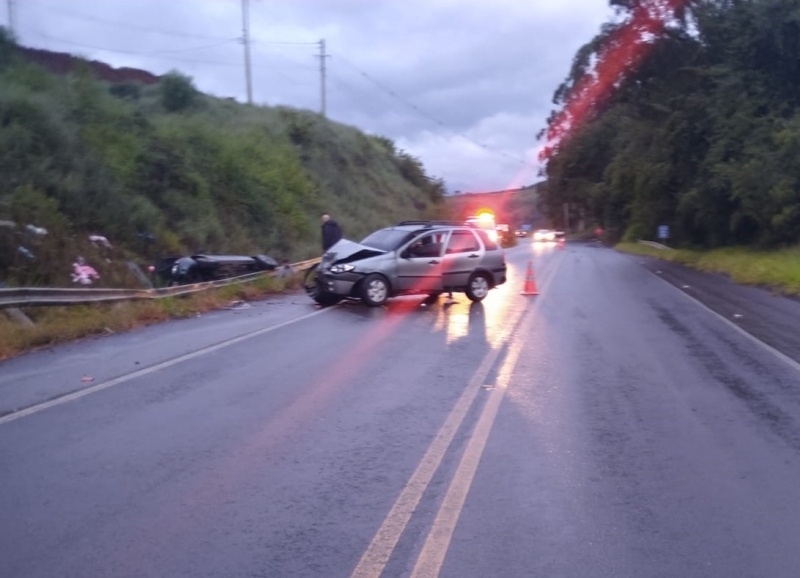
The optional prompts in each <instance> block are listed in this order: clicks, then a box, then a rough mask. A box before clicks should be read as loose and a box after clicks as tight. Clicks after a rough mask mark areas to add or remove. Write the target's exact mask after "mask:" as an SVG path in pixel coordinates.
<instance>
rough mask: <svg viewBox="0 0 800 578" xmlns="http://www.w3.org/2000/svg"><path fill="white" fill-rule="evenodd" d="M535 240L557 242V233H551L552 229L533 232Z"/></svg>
mask: <svg viewBox="0 0 800 578" xmlns="http://www.w3.org/2000/svg"><path fill="white" fill-rule="evenodd" d="M533 240H534V241H547V242H549V241H555V240H556V232H555V231H551V230H550V229H537V230H536V231H534V232H533Z"/></svg>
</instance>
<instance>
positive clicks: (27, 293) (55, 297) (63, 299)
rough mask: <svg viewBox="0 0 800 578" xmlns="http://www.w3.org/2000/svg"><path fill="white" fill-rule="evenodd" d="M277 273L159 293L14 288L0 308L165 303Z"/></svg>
mask: <svg viewBox="0 0 800 578" xmlns="http://www.w3.org/2000/svg"><path fill="white" fill-rule="evenodd" d="M319 262H320V258H319V257H317V258H316V259H309V260H307V261H300V262H299V263H292V265H291V266H292V269H293V270H295V271H298V272H299V271H304V270H306V269H308V268H309V267H313V266H314V265H316V264H317V263H319ZM277 274H278V272H277V271H268V272H259V273H249V274H247V275H241V276H239V277H231V278H229V279H220V280H218V281H206V282H203V283H193V284H190V285H177V286H174V287H163V288H159V289H97V288H91V287H83V288H73V287H67V288H55V287H11V288H5V289H0V308H7V307H35V306H44V305H81V304H86V303H103V302H106V301H129V300H134V299H163V298H165V297H175V296H178V295H187V294H189V293H199V292H200V291H207V290H209V289H215V288H217V287H225V286H227V285H236V284H238V283H249V282H251V281H256V280H258V279H263V278H265V277H275V276H277Z"/></svg>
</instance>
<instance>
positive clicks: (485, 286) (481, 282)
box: [465, 273, 492, 303]
mask: <svg viewBox="0 0 800 578" xmlns="http://www.w3.org/2000/svg"><path fill="white" fill-rule="evenodd" d="M491 288H492V284H491V282H490V281H489V277H488V276H487V275H486V273H473V274H472V275H470V278H469V281H467V290H466V291H465V293H466V294H467V298H469V300H470V301H475V302H476V303H477V302H478V301H483V300H484V299H485V298H486V296H487V295H488V294H489V290H490V289H491Z"/></svg>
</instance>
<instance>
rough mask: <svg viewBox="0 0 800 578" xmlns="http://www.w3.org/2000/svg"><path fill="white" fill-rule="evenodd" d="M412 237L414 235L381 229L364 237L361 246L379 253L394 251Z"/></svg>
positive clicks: (396, 230) (401, 231) (397, 230)
mask: <svg viewBox="0 0 800 578" xmlns="http://www.w3.org/2000/svg"><path fill="white" fill-rule="evenodd" d="M412 237H414V233H412V232H409V231H403V230H400V229H381V230H380V231H375V232H374V233H372V234H371V235H368V236H367V237H365V238H364V239H363V240H362V241H361V244H362V245H366V246H367V247H372V248H374V249H380V250H381V251H394V250H395V249H398V248H399V247H400V246H401V245H403V244H404V243H405V242H406V241H409V240H410V239H411V238H412Z"/></svg>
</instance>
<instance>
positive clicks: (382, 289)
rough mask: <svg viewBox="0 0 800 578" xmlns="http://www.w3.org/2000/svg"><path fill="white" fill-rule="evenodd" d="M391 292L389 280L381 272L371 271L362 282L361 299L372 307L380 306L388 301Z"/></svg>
mask: <svg viewBox="0 0 800 578" xmlns="http://www.w3.org/2000/svg"><path fill="white" fill-rule="evenodd" d="M389 292H390V288H389V281H387V280H386V277H384V276H383V275H380V274H379V273H371V274H369V275H367V276H366V277H365V278H364V280H363V281H362V282H361V300H362V301H363V302H364V303H365V304H367V305H369V306H370V307H380V306H381V305H383V304H384V303H386V300H387V299H389Z"/></svg>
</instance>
